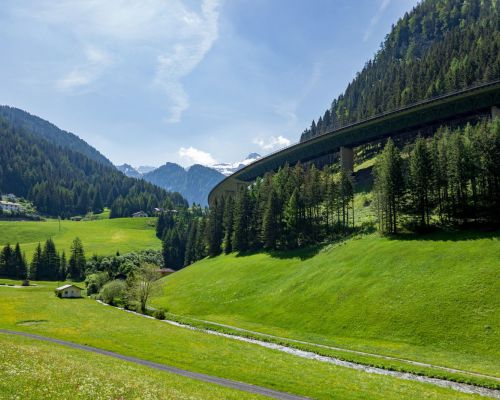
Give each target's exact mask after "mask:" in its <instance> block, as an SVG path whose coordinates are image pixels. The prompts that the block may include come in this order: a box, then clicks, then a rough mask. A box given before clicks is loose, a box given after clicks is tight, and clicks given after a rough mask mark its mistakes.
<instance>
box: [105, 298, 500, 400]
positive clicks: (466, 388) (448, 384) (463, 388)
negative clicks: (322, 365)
mask: <svg viewBox="0 0 500 400" xmlns="http://www.w3.org/2000/svg"><path fill="white" fill-rule="evenodd" d="M98 302H99V303H101V304H102V305H105V306H109V305H108V304H106V303H103V302H101V301H99V300H98ZM120 309H121V310H123V311H125V312H128V313H131V314H136V315H139V316H141V317H144V318H149V319H155V318H153V317H151V316H149V315H144V314H140V313H137V312H135V311H130V310H125V309H123V308H120ZM162 322H165V323H167V324H170V325H174V326H178V327H182V328H186V329H190V330H194V331H199V332H204V333H208V334H210V335H216V336H222V337H225V338H229V339H234V340H239V341H242V342H246V343H253V344H256V345H258V346H261V347H266V348H268V349H273V350H278V351H282V352H284V353H288V354H292V355H294V356H298V357H302V358H307V359H310V360H317V361H322V362H327V363H330V364H334V365H338V366H341V367H346V368H350V369H355V370H358V371H364V372H368V373H371V374H378V375H387V376H393V377H396V378H399V379H404V380H408V381H416V382H423V383H429V384H432V385H435V386H440V387H444V388H449V389H454V390H456V391H459V392H462V393H468V394H477V395H480V396H485V397H491V398H494V399H500V390H495V389H488V388H485V387H481V386H475V385H468V384H466V383H459V382H453V381H449V380H446V379H439V378H431V377H427V376H421V375H417V374H412V373H409V372H398V371H390V370H387V369H383V368H377V367H370V366H367V365H363V364H357V363H354V362H351V361H344V360H341V359H338V358H335V357H329V356H322V355H319V354H316V353H313V352H311V351H304V350H299V349H295V348H293V347H289V346H283V345H280V344H276V343H271V342H265V341H263V340H257V339H250V338H246V337H243V336H237V335H231V334H227V333H222V332H216V331H213V330H210V329H201V328H196V327H194V326H191V325H187V324H181V323H179V322H175V321H170V320H167V319H166V320H162ZM207 322H208V321H207Z"/></svg>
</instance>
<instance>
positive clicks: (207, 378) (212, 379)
mask: <svg viewBox="0 0 500 400" xmlns="http://www.w3.org/2000/svg"><path fill="white" fill-rule="evenodd" d="M0 333H2V334H7V335H16V336H23V337H27V338H30V339H36V340H42V341H44V342H51V343H56V344H59V345H63V346H67V347H71V348H74V349H78V350H83V351H89V352H92V353H97V354H101V355H105V356H109V357H114V358H118V359H120V360H124V361H128V362H133V363H135V364H139V365H143V366H146V367H149V368H154V369H157V370H160V371H166V372H170V373H173V374H176V375H181V376H184V377H187V378H191V379H196V380H198V381H203V382H208V383H213V384H215V385H220V386H225V387H228V388H231V389H237V390H241V391H243V392H248V393H252V394H258V395H262V396H267V397H270V398H273V399H281V400H304V399H307V398H306V397H301V396H296V395H293V394H289V393H284V392H278V391H276V390H272V389H267V388H265V387H261V386H255V385H250V384H248V383H243V382H237V381H232V380H229V379H224V378H218V377H216V376H211V375H206V374H201V373H199V372H191V371H186V370H184V369H180V368H176V367H171V366H168V365H164V364H159V363H155V362H152V361H148V360H143V359H140V358H136V357H130V356H125V355H122V354H118V353H114V352H112V351H108V350H103V349H99V348H96V347H91V346H86V345H82V344H78V343H73V342H68V341H65V340H60V339H54V338H50V337H46V336H40V335H35V334H31V333H25V332H18V331H10V330H6V329H0Z"/></svg>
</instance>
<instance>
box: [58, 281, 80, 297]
mask: <svg viewBox="0 0 500 400" xmlns="http://www.w3.org/2000/svg"><path fill="white" fill-rule="evenodd" d="M82 290H83V289H82V288H81V287H78V286H76V285H71V284H70V285H64V286H59V287H58V288H56V290H55V293H56V296H57V297H60V298H65V299H77V298H80V297H82Z"/></svg>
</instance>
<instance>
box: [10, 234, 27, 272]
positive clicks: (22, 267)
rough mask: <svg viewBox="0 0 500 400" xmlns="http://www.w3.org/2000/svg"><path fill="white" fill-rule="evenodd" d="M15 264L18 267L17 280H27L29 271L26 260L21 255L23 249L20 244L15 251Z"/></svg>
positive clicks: (17, 244)
mask: <svg viewBox="0 0 500 400" xmlns="http://www.w3.org/2000/svg"><path fill="white" fill-rule="evenodd" d="M12 257H13V264H14V265H15V267H16V279H22V280H24V279H27V277H28V276H27V269H26V260H25V258H24V257H23V254H22V253H21V247H20V246H19V243H16V247H15V249H14V253H13V255H12Z"/></svg>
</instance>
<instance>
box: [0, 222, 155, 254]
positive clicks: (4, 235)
mask: <svg viewBox="0 0 500 400" xmlns="http://www.w3.org/2000/svg"><path fill="white" fill-rule="evenodd" d="M155 223H156V218H116V219H106V218H102V219H96V220H93V221H70V220H61V221H60V225H59V221H58V220H57V219H48V220H46V221H0V246H5V245H6V244H8V243H10V244H11V245H15V244H16V243H17V242H19V244H20V245H21V250H23V251H25V252H26V256H27V258H28V259H31V256H32V254H33V251H34V250H35V247H36V246H37V244H38V242H41V243H42V245H43V242H44V241H45V240H46V239H48V238H49V237H51V238H52V240H54V242H55V244H56V247H57V250H59V251H62V250H65V251H66V254H68V252H69V250H70V246H71V242H72V241H73V239H74V238H75V237H76V236H78V237H79V238H80V239H81V240H82V242H83V246H84V248H85V252H86V254H87V255H92V254H98V255H112V254H115V253H116V252H117V251H119V252H120V253H121V254H124V253H129V252H131V251H137V250H143V249H159V248H161V242H160V240H158V238H157V237H156V235H155Z"/></svg>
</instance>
